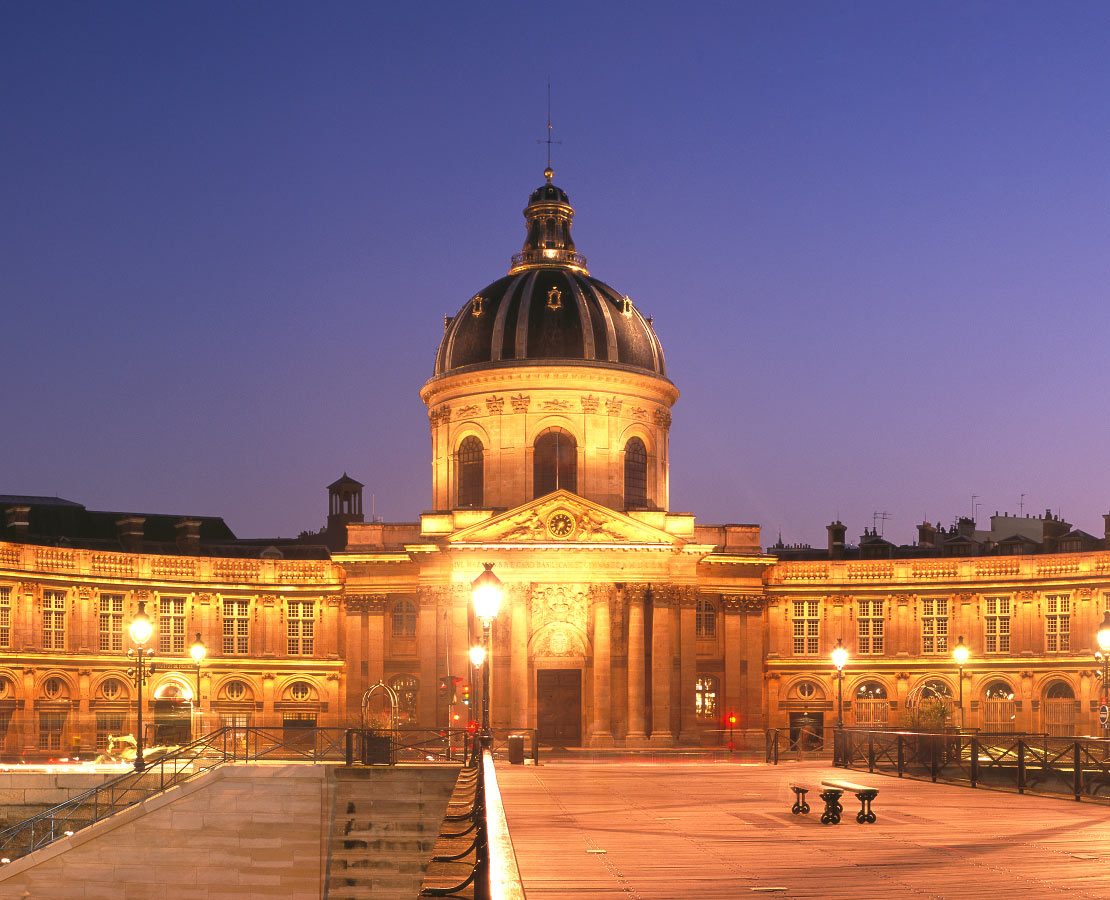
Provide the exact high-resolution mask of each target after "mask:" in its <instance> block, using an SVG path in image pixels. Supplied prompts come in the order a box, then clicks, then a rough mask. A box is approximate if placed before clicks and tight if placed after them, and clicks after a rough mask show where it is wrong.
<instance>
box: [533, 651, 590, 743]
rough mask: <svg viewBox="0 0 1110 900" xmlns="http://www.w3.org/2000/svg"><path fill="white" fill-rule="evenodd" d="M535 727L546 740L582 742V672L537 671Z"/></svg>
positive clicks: (547, 741)
mask: <svg viewBox="0 0 1110 900" xmlns="http://www.w3.org/2000/svg"><path fill="white" fill-rule="evenodd" d="M536 699H537V709H536V729H537V731H538V732H539V739H540V741H541V742H542V743H545V744H554V745H555V746H558V747H580V746H582V672H581V671H580V670H578V669H540V670H538V671H537V672H536Z"/></svg>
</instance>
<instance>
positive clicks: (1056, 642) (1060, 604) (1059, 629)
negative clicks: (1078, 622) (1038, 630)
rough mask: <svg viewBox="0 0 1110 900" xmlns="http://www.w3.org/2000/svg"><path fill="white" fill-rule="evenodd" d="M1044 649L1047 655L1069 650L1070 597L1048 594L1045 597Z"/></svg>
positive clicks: (1067, 595)
mask: <svg viewBox="0 0 1110 900" xmlns="http://www.w3.org/2000/svg"><path fill="white" fill-rule="evenodd" d="M1044 628H1045V635H1044V649H1045V652H1047V653H1066V652H1067V651H1069V650H1071V596H1070V595H1069V594H1049V595H1048V596H1046V597H1045V617H1044Z"/></svg>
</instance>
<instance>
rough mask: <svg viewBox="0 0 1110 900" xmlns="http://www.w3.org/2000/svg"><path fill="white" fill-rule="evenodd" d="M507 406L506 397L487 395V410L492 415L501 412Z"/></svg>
mask: <svg viewBox="0 0 1110 900" xmlns="http://www.w3.org/2000/svg"><path fill="white" fill-rule="evenodd" d="M504 408H505V398H504V397H486V412H487V413H489V414H490V415H491V416H496V415H500V414H501V410H503V409H504Z"/></svg>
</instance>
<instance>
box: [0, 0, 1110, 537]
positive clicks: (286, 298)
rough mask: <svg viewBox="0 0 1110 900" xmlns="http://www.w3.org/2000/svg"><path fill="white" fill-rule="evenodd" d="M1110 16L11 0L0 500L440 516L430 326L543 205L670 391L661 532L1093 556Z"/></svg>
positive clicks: (254, 519) (250, 528)
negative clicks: (564, 209) (569, 208)
mask: <svg viewBox="0 0 1110 900" xmlns="http://www.w3.org/2000/svg"><path fill="white" fill-rule="evenodd" d="M1108 51H1110V4H1104V3H1096V2H1088V3H1071V2H1052V3H1048V2H1045V3H1014V2H997V3H976V2H968V0H961V2H930V3H924V2H922V3H889V2H886V0H881V2H880V0H876V2H854V3H850V4H849V3H824V2H810V3H802V2H778V0H766V2H761V3H748V2H745V3H741V2H722V3H693V4H665V3H641V4H615V3H613V4H606V3H598V2H596V0H595V2H592V3H567V2H563V3H559V4H555V5H552V4H531V3H519V2H515V3H501V4H465V5H460V4H447V3H442V4H439V3H425V4H388V5H387V4H382V3H371V2H358V3H353V2H352V3H348V2H327V3H307V2H305V3H281V2H250V3H248V2H241V0H240V2H232V3H226V2H210V3H209V2H197V3H188V4H150V3H146V2H143V3H121V2H114V3H113V2H109V3H97V4H92V3H86V2H61V0H58V2H50V3H36V2H32V0H13V2H9V3H5V4H3V5H2V6H0V109H2V110H3V118H4V137H3V139H2V140H0V209H2V210H3V215H2V216H0V335H2V336H3V341H2V346H3V354H2V358H3V360H4V363H5V366H4V368H5V374H4V378H3V380H2V384H3V389H2V392H0V397H2V398H3V407H4V411H5V416H4V418H5V421H6V424H7V427H6V428H4V429H3V434H2V437H0V493H27V494H49V495H53V494H58V495H60V496H63V497H66V498H68V499H71V500H76V501H78V502H81V503H84V504H85V505H86V506H89V507H90V508H96V509H111V510H121V511H136V512H144V511H145V512H162V513H172V514H181V515H222V516H224V518H225V519H226V520H227V521H228V523H229V524H230V525H231V527H232V528H233V529H234V530H235V531H236V533H238V534H240V535H241V536H244V537H253V536H278V535H281V536H290V535H295V534H296V533H297V532H299V531H301V530H302V529H314V528H318V527H320V526H321V525H322V524H323V521H324V518H325V516H326V512H327V503H326V491H325V486H326V485H327V484H328V483H329V482H331V481H332V480H333V479H334V478H336V477H337V476H338V475H339V474H341V473H342V472H343V471H344V470H346V471H347V472H349V473H350V474H351V475H352V476H354V477H356V478H358V479H359V480H360V481H363V482H365V484H366V486H367V488H366V490H367V496H366V503H367V511H368V512H369V503H370V494H371V493H373V494H374V495H375V508H376V512H377V513H378V514H379V515H382V516H384V517H385V518H386V519H387V520H390V521H413V520H415V519H416V517H417V516H418V514H419V513H420V512H421V511H422V510H424V509H426V508H427V505H428V504H429V503H430V497H431V488H430V475H431V469H430V462H429V456H430V445H429V438H428V424H427V416H426V411H425V409H424V407H423V405H422V404H421V402H420V399H419V396H418V391H419V388H420V386H421V385H422V384H423V383H424V381H425V380H426V379H427V378H428V377H429V376H430V375H431V372H432V364H433V361H434V353H435V349H436V346H437V345H438V342H439V339H440V337H441V335H442V331H443V315H444V314H445V313H451V314H453V313H454V312H456V311H457V310H458V308H459V307H461V306H462V304H463V303H464V302H465V301H466V300H467V299H469V298H470V297H471V296H473V294H474V293H475V292H477V291H478V290H480V289H481V288H482V287H484V286H485V285H486V284H488V283H489V282H491V281H493V280H495V279H496V278H498V277H500V276H501V275H503V274H505V272H506V271H507V270H508V265H509V257H510V255H511V254H512V253H514V252H516V251H518V250H519V249H520V246H521V243H522V241H523V239H524V219H523V217H522V216H521V210H522V209H523V207H524V204H525V202H526V201H527V197H528V194H529V192H530V191H531V190H532V189H533V188H535V187H536V186H538V185H539V184H540V183H542V180H543V179H542V174H541V173H542V169H543V166H544V150H543V148H542V147H540V146H538V145H537V143H536V141H537V139H538V138H541V137H543V136H544V130H545V117H546V89H545V83H546V80H547V78H548V76H550V79H551V82H552V96H553V101H552V117H553V121H554V126H555V137H556V138H557V139H560V140H562V141H563V143H562V144H561V145H557V146H556V147H555V148H554V152H553V163H554V168H555V171H556V177H555V181H556V183H557V184H558V185H559V186H561V187H563V188H564V189H565V190H567V191H568V192H569V194H570V198H571V202H572V203H573V205H574V206H575V209H576V211H577V215H576V218H575V227H574V235H575V239H576V241H577V244H578V248H579V250H580V251H581V252H582V253H584V254H585V255H586V256H587V257H588V258H589V261H590V269H591V272H592V274H593V275H595V276H596V277H598V278H601V279H602V280H603V281H606V282H608V283H609V284H611V285H612V286H613V287H615V288H616V289H618V290H620V291H621V292H623V293H628V294H630V295H631V297H632V299H633V301H634V302H635V303H636V304H637V306H638V307H639V308H640V309H641V310H642V311H643V312H644V313H645V314H647V315H652V316H654V317H655V328H656V331H657V333H658V334H659V336H660V338H661V340H662V342H663V346H664V349H665V350H666V353H667V364H668V372H669V374H670V377H671V378H672V380H673V381H674V382H675V383H676V384H677V385H678V387H679V389H680V390H681V391H682V397H681V398H680V400H679V401H678V404H677V406H676V407H675V410H674V423H673V426H672V432H671V508H672V509H674V510H684V511H691V512H694V513H696V514H697V516H698V519H699V521H702V522H758V523H760V524H761V525H762V526H763V529H764V532H763V542H764V544H765V545H766V544H770V543H773V542H774V541H775V539H776V537H777V536H778V534H779V532H780V531H781V534H782V537H783V539H784V540H785V541H787V542H795V541H806V542H812V543H815V544H819V545H823V544H824V542H825V531H824V526H825V524H826V523H827V522H829V521H830V520H831V519H833V518H834V517H836V516H839V517H840V518H841V519H842V520H843V521H844V522H845V523H846V524H847V525H848V533H849V537H850V538H851V539H855V538H856V537H857V536H858V535H859V534H860V533H861V532H862V530H863V528H864V527H865V526H866V527H870V526H871V524H872V521H873V518H872V516H873V513H875V512H878V511H885V512H887V513H889V518H888V519H887V521H886V524H885V534H886V537H888V538H890V539H892V540H894V541H897V542H908V541H910V540H912V539H913V538H914V537H915V532H914V530H913V526H914V525H915V524H916V523H917V522H920V521H921V519H922V517H928V518H929V519H930V520H932V521H934V522H936V521H940V522H941V523H943V524H945V525H947V524H950V523H951V522H952V521H953V520H954V518H955V517H956V516H958V515H967V514H970V513H971V511H972V495H973V494H977V495H979V497H980V498H981V500H980V502H981V504H982V505H981V506H980V507H979V514H980V515H979V518H980V521H983V520H984V519H985V518H986V516H989V515H990V514H991V513H993V512H994V511H995V510H1001V511H1006V510H1009V511H1011V512H1014V513H1016V512H1017V511H1018V506H1019V503H1020V502H1022V501H1021V495H1022V494H1023V493H1024V495H1025V497H1024V504H1025V506H1024V509H1025V511H1026V512H1030V511H1033V512H1042V513H1043V511H1044V509H1045V508H1046V507H1051V508H1052V510H1053V511H1054V512H1055V511H1059V512H1060V513H1062V514H1063V516H1064V517H1065V518H1067V519H1068V521H1070V522H1072V523H1074V524H1075V525H1076V526H1077V527H1080V528H1083V529H1085V530H1087V531H1090V532H1093V533H1095V534H1099V535H1101V533H1102V520H1101V518H1100V514H1102V513H1104V512H1106V511H1107V510H1108V509H1110V485H1108V483H1107V477H1106V466H1105V460H1106V452H1107V447H1110V417H1108V416H1107V414H1106V406H1107V404H1106V394H1107V341H1108V333H1110V328H1108V325H1110V321H1108V320H1110V312H1108V307H1107V302H1106V298H1107V285H1108V284H1110V253H1108V252H1107V247H1108V246H1110V165H1108V164H1107V159H1108V152H1110V103H1108V102H1107V98H1108V97H1110V52H1108Z"/></svg>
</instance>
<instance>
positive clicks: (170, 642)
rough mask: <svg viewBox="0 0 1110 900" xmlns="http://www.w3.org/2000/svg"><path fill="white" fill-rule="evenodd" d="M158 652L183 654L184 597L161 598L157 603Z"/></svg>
mask: <svg viewBox="0 0 1110 900" xmlns="http://www.w3.org/2000/svg"><path fill="white" fill-rule="evenodd" d="M158 651H159V652H160V653H173V654H178V653H184V652H185V598H184V597H163V598H162V599H161V600H159V601H158Z"/></svg>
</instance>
